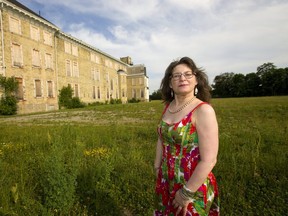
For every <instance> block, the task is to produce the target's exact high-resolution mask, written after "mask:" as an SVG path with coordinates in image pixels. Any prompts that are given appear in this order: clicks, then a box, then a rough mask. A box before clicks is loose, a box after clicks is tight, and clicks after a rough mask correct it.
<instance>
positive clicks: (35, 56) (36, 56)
mask: <svg viewBox="0 0 288 216" xmlns="http://www.w3.org/2000/svg"><path fill="white" fill-rule="evenodd" d="M32 65H33V66H34V67H40V52H39V50H36V49H33V50H32Z"/></svg>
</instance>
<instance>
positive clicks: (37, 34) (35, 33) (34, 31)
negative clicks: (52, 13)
mask: <svg viewBox="0 0 288 216" xmlns="http://www.w3.org/2000/svg"><path fill="white" fill-rule="evenodd" d="M30 34H31V38H32V39H33V40H36V41H39V40H40V30H39V28H38V27H36V26H33V25H31V26H30Z"/></svg>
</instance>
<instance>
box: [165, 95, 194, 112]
mask: <svg viewBox="0 0 288 216" xmlns="http://www.w3.org/2000/svg"><path fill="white" fill-rule="evenodd" d="M195 98H196V97H195V96H194V97H193V98H192V99H191V100H189V101H188V102H187V103H185V104H184V105H182V106H181V107H180V108H179V109H177V110H176V111H171V110H170V107H169V108H168V111H169V113H171V114H175V113H178V112H180V111H181V110H183V109H184V108H185V107H186V106H188V105H189V104H190V103H191V102H192V101H193V100H194V99H195Z"/></svg>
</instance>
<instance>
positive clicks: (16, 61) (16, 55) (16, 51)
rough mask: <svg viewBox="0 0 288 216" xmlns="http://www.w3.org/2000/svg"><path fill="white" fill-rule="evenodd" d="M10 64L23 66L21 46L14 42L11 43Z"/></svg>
mask: <svg viewBox="0 0 288 216" xmlns="http://www.w3.org/2000/svg"><path fill="white" fill-rule="evenodd" d="M12 65H13V66H16V67H22V66H23V57H22V46H21V45H19V44H16V43H13V44H12Z"/></svg>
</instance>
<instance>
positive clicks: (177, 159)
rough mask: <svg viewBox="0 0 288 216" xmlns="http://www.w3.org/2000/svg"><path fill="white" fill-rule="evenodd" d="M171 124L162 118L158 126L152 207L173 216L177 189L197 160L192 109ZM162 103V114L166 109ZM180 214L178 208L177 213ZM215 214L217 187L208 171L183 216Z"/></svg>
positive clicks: (159, 214) (158, 215)
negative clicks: (159, 144) (158, 148)
mask: <svg viewBox="0 0 288 216" xmlns="http://www.w3.org/2000/svg"><path fill="white" fill-rule="evenodd" d="M202 104H205V103H204V102H203V103H200V104H199V105H198V106H197V107H195V108H194V109H193V110H192V111H191V112H190V113H189V114H188V115H187V116H185V117H184V118H183V119H182V120H181V121H179V122H177V123H175V124H168V123H166V122H164V121H163V120H161V121H160V123H159V126H158V134H159V137H160V138H161V140H162V147H163V152H162V161H161V167H160V170H159V173H158V177H157V182H156V198H157V199H156V203H155V204H156V210H155V211H154V216H173V215H176V211H177V209H175V208H174V207H173V205H172V201H173V199H174V197H175V193H176V192H177V190H179V189H180V188H182V187H183V185H185V184H186V182H187V181H188V180H189V178H190V176H191V175H192V174H193V171H194V170H195V167H196V166H197V164H198V161H199V160H200V154H199V146H198V135H197V131H196V127H195V125H193V124H192V122H191V117H192V114H193V112H194V111H195V110H196V109H197V108H198V107H199V106H201V105H202ZM168 106H169V104H168V105H167V106H166V108H165V110H164V112H163V114H164V113H165V112H166V110H167V108H168ZM179 215H182V212H181V213H180V214H179ZM197 215H199V216H202V215H215V216H216V215H219V197H218V187H217V183H216V179H215V176H214V175H213V173H212V172H211V173H209V175H208V176H207V178H206V180H205V182H203V184H202V185H201V186H200V187H199V189H198V190H197V191H196V193H195V196H194V197H193V199H192V202H191V203H189V205H188V210H187V214H186V216H197Z"/></svg>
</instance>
